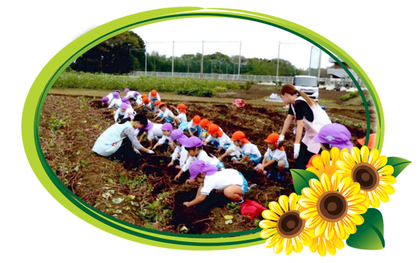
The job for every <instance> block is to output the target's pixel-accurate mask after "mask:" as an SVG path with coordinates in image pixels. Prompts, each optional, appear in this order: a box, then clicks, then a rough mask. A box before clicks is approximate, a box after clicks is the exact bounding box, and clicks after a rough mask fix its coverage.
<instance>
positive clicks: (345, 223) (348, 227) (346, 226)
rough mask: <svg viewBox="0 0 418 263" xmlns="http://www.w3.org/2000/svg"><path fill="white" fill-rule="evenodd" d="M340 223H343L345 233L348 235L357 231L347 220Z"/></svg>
mask: <svg viewBox="0 0 418 263" xmlns="http://www.w3.org/2000/svg"><path fill="white" fill-rule="evenodd" d="M341 221H342V222H343V226H344V229H345V231H346V232H347V233H349V234H354V233H356V231H357V229H356V226H355V225H354V224H353V223H352V222H351V221H350V220H347V219H345V218H344V219H343V220H341Z"/></svg>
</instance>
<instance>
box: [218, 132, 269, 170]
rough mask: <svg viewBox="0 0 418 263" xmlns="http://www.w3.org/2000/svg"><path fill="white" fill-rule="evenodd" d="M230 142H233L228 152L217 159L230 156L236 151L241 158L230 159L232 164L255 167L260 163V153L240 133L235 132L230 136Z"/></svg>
mask: <svg viewBox="0 0 418 263" xmlns="http://www.w3.org/2000/svg"><path fill="white" fill-rule="evenodd" d="M231 140H232V141H233V142H234V145H233V146H230V147H229V148H228V150H227V151H226V152H225V153H224V154H223V155H222V156H221V157H219V158H220V159H222V158H224V157H226V156H228V155H230V154H231V153H233V152H234V151H236V150H238V151H239V152H240V153H241V156H242V158H240V157H236V156H234V157H232V162H233V163H235V164H238V163H245V162H248V163H249V165H251V166H253V165H257V164H258V163H260V162H261V153H260V151H259V150H258V147H257V146H256V145H255V144H252V143H251V142H250V141H249V140H248V139H247V138H245V134H244V133H243V132H242V131H236V132H234V134H232V138H231Z"/></svg>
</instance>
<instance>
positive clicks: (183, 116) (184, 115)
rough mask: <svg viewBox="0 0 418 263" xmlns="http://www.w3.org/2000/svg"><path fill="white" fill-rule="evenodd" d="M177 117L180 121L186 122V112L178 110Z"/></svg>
mask: <svg viewBox="0 0 418 263" xmlns="http://www.w3.org/2000/svg"><path fill="white" fill-rule="evenodd" d="M177 118H178V119H179V120H180V122H187V116H186V113H183V112H179V115H177Z"/></svg>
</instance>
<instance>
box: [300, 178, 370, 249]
mask: <svg viewBox="0 0 418 263" xmlns="http://www.w3.org/2000/svg"><path fill="white" fill-rule="evenodd" d="M309 185H310V187H305V188H304V189H303V190H302V197H301V198H300V200H299V205H300V206H302V207H303V208H304V210H303V211H302V212H301V213H300V217H301V218H302V219H304V220H307V221H306V226H305V227H306V228H310V229H313V230H314V236H315V237H320V236H321V235H324V237H325V239H326V240H328V241H330V240H332V239H333V238H334V236H335V235H337V237H338V238H339V239H347V238H348V234H353V233H355V232H356V231H357V228H356V225H361V224H363V222H364V219H363V217H362V216H361V215H360V214H363V213H365V212H366V211H367V208H366V207H365V206H364V205H363V204H362V203H363V202H364V199H365V196H364V195H363V194H361V193H360V185H359V184H358V183H354V182H352V180H351V179H350V178H344V179H342V180H341V176H340V174H339V173H334V174H333V175H332V177H331V180H330V179H329V177H328V175H327V174H322V176H321V181H318V180H317V179H311V180H310V181H309Z"/></svg>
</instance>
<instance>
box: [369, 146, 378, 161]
mask: <svg viewBox="0 0 418 263" xmlns="http://www.w3.org/2000/svg"><path fill="white" fill-rule="evenodd" d="M379 155H380V153H379V150H378V149H372V150H371V151H370V155H369V164H371V165H374V164H375V163H376V161H377V159H379Z"/></svg>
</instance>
